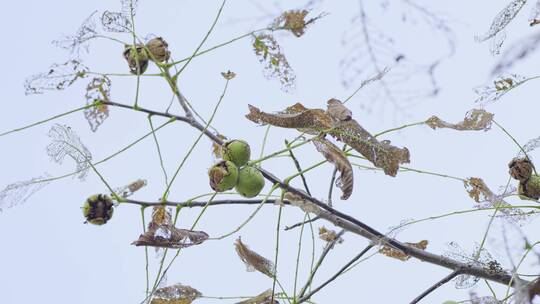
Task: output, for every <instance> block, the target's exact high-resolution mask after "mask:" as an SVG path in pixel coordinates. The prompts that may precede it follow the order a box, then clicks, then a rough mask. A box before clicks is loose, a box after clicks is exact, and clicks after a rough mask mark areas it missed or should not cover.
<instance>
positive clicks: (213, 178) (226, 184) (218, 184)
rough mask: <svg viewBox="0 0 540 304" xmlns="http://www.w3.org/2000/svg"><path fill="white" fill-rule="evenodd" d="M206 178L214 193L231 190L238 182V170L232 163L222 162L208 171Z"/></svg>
mask: <svg viewBox="0 0 540 304" xmlns="http://www.w3.org/2000/svg"><path fill="white" fill-rule="evenodd" d="M208 177H209V178H210V187H212V189H213V190H214V191H218V192H223V191H227V190H231V189H232V188H234V186H236V183H237V182H238V168H237V167H236V165H235V164H234V163H233V162H231V161H228V160H222V161H220V162H219V163H217V164H215V165H213V166H212V168H210V170H208Z"/></svg>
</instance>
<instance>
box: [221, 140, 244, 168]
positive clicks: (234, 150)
mask: <svg viewBox="0 0 540 304" xmlns="http://www.w3.org/2000/svg"><path fill="white" fill-rule="evenodd" d="M221 155H222V157H223V159H224V160H230V161H232V162H233V163H234V164H235V165H236V166H238V167H242V166H243V165H245V164H246V163H247V162H248V161H249V158H250V156H251V149H250V148H249V144H248V143H247V142H245V141H243V140H240V139H235V140H231V141H228V142H226V143H224V144H223V145H222V146H221Z"/></svg>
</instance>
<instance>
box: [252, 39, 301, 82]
mask: <svg viewBox="0 0 540 304" xmlns="http://www.w3.org/2000/svg"><path fill="white" fill-rule="evenodd" d="M253 50H254V52H255V55H257V58H258V59H259V62H260V63H261V64H262V65H263V68H264V75H265V77H267V78H276V79H278V80H279V81H280V83H281V89H282V90H283V91H285V92H290V91H292V90H293V89H294V87H295V81H296V75H295V73H294V70H293V69H292V67H291V66H290V65H289V62H288V61H287V58H286V57H285V55H284V54H283V52H282V51H281V47H280V46H279V44H278V42H277V41H276V39H275V38H274V37H273V36H272V35H269V34H261V35H258V36H255V37H254V40H253Z"/></svg>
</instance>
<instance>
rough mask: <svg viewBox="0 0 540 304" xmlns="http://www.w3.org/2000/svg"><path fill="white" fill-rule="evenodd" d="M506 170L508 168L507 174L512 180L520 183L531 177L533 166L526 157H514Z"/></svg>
mask: <svg viewBox="0 0 540 304" xmlns="http://www.w3.org/2000/svg"><path fill="white" fill-rule="evenodd" d="M508 168H510V171H509V172H510V176H512V178H514V179H517V180H518V181H520V182H526V181H527V180H528V179H529V177H531V174H532V172H533V169H534V165H533V164H532V163H531V161H530V160H529V159H528V158H527V157H524V158H518V157H516V158H514V159H512V161H511V162H510V163H509V164H508Z"/></svg>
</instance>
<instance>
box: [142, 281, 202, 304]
mask: <svg viewBox="0 0 540 304" xmlns="http://www.w3.org/2000/svg"><path fill="white" fill-rule="evenodd" d="M201 296H202V293H201V292H200V291H198V290H197V289H195V288H193V287H191V286H187V285H182V284H175V285H171V286H167V287H162V288H159V289H157V290H156V292H155V293H154V297H153V299H152V301H151V302H150V304H191V303H192V302H193V301H195V300H196V299H198V298H200V297H201Z"/></svg>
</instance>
